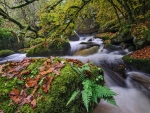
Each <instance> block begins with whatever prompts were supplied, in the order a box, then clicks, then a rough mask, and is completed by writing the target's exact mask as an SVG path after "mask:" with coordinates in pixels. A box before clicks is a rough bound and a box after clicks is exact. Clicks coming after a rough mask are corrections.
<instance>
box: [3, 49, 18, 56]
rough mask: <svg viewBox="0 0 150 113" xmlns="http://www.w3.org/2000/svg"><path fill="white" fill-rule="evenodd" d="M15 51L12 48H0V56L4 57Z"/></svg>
mask: <svg viewBox="0 0 150 113" xmlns="http://www.w3.org/2000/svg"><path fill="white" fill-rule="evenodd" d="M14 53H15V52H14V51H12V50H1V51H0V57H6V56H8V55H11V54H14Z"/></svg>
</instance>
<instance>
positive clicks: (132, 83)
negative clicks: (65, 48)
mask: <svg viewBox="0 0 150 113" xmlns="http://www.w3.org/2000/svg"><path fill="white" fill-rule="evenodd" d="M89 40H90V41H89ZM99 41H100V40H99ZM101 41H102V40H101ZM79 42H80V43H81V42H86V43H88V42H92V43H95V44H99V46H100V47H99V51H98V52H97V53H94V54H92V55H87V56H81V55H80V56H65V58H72V59H79V60H81V61H82V62H83V63H85V62H87V61H90V62H91V63H93V64H95V65H98V66H101V67H102V68H103V69H104V78H105V85H106V86H107V87H110V88H111V89H112V90H113V91H114V92H116V93H117V94H118V95H117V96H115V100H116V102H117V105H118V106H119V107H116V106H113V105H110V104H109V103H107V102H105V101H103V100H102V101H100V103H99V105H98V106H97V108H96V109H95V111H94V113H150V111H149V107H150V75H149V74H146V73H143V72H137V71H135V69H134V68H133V67H132V68H130V67H128V66H127V65H126V64H124V62H123V60H122V57H123V56H124V55H125V54H128V53H129V51H128V50H122V49H121V48H120V47H117V46H114V48H113V49H109V48H104V47H103V43H102V42H101V43H99V42H98V41H97V39H93V38H92V39H87V38H85V40H80V41H77V42H74V45H73V44H71V45H72V48H74V47H75V48H78V47H79V48H78V49H76V50H75V51H78V50H80V49H81V47H80V46H81V44H80V43H79ZM83 48H84V49H86V48H87V45H84V44H83V45H82V49H83Z"/></svg>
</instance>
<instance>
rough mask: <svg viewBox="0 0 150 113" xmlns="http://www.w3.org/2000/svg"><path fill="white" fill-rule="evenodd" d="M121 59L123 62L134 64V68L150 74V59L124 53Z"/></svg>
mask: <svg viewBox="0 0 150 113" xmlns="http://www.w3.org/2000/svg"><path fill="white" fill-rule="evenodd" d="M123 60H124V61H125V63H127V64H129V65H132V66H134V67H135V68H136V69H138V70H140V71H143V72H146V73H149V74H150V59H147V58H143V59H138V58H133V57H130V55H126V56H124V57H123Z"/></svg>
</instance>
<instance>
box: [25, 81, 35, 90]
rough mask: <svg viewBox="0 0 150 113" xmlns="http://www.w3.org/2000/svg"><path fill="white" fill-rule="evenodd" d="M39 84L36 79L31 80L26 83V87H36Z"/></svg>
mask: <svg viewBox="0 0 150 113" xmlns="http://www.w3.org/2000/svg"><path fill="white" fill-rule="evenodd" d="M36 84H37V81H36V79H29V80H28V81H27V83H26V87H27V88H28V87H34V86H35V85H36Z"/></svg>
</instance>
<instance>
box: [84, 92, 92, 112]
mask: <svg viewBox="0 0 150 113" xmlns="http://www.w3.org/2000/svg"><path fill="white" fill-rule="evenodd" d="M91 96H92V95H91V94H90V93H89V92H87V91H86V90H83V91H82V101H83V103H84V106H85V108H86V110H87V111H88V108H89V103H90V101H91Z"/></svg>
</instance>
